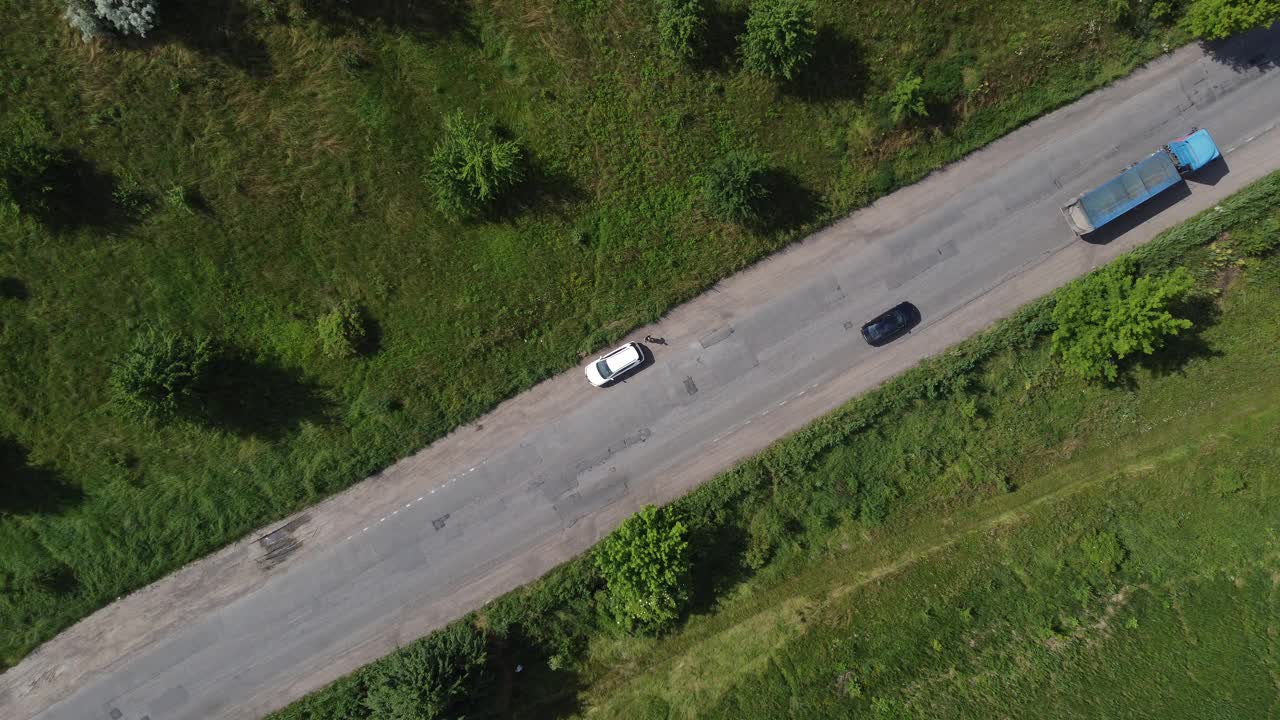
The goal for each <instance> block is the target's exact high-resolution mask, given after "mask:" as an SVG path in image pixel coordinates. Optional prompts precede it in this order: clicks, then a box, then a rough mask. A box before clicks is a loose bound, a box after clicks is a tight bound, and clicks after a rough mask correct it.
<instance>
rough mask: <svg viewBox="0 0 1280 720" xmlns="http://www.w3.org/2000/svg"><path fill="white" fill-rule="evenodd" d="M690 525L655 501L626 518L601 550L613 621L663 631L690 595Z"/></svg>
mask: <svg viewBox="0 0 1280 720" xmlns="http://www.w3.org/2000/svg"><path fill="white" fill-rule="evenodd" d="M687 534H688V529H687V528H686V527H685V525H684V523H682V522H680V521H679V520H677V519H676V517H675V514H674V513H673V512H672V511H671V510H669V509H665V508H664V509H659V508H657V507H655V506H653V505H649V506H647V507H645V508H644V509H643V510H641V511H640V512H638V513H636V514H635V515H633V516H631V517H629V518H627V520H626V521H624V522H623V523H622V525H621V526H619V527H618V529H617V530H614V531H613V533H611V534H610V535H609V536H608V537H606V538H605V539H604V540H603V541H602V542H601V543H600V546H599V548H598V550H597V551H596V554H595V558H596V565H597V567H598V568H599V569H600V574H601V575H602V576H603V577H604V580H605V585H606V587H607V596H608V603H609V609H610V610H611V611H612V613H613V617H614V620H616V621H617V623H618V624H619V625H621V626H622V627H624V628H626V629H627V630H628V631H632V632H633V631H641V632H660V631H662V630H665V629H667V628H669V627H671V626H672V625H673V624H674V623H675V621H676V619H677V618H678V617H679V616H680V610H681V608H682V607H683V605H684V602H685V600H686V599H687V595H688V591H687V589H686V587H685V585H686V581H687V577H688V574H689V562H690V561H689V542H688V540H686V536H687Z"/></svg>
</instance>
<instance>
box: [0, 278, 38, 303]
mask: <svg viewBox="0 0 1280 720" xmlns="http://www.w3.org/2000/svg"><path fill="white" fill-rule="evenodd" d="M29 297H31V291H30V290H28V289H27V284H26V283H25V282H23V281H22V280H21V279H19V278H16V277H0V300H26V299H27V298H29Z"/></svg>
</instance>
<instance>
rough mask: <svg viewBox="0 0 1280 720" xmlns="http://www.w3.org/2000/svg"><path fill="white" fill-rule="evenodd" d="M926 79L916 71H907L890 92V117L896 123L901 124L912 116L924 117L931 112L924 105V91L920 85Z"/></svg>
mask: <svg viewBox="0 0 1280 720" xmlns="http://www.w3.org/2000/svg"><path fill="white" fill-rule="evenodd" d="M922 84H924V80H923V79H922V78H921V77H920V76H919V75H917V74H916V73H913V72H910V73H907V74H906V76H904V77H903V78H902V79H901V80H899V81H898V82H897V84H896V85H894V86H893V90H892V91H891V92H890V93H889V117H890V119H891V120H893V124H894V125H901V124H902V123H903V122H905V121H906V120H909V119H910V118H913V117H915V118H924V117H928V116H929V112H928V111H927V110H926V109H925V106H924V93H922V92H920V86H921V85H922Z"/></svg>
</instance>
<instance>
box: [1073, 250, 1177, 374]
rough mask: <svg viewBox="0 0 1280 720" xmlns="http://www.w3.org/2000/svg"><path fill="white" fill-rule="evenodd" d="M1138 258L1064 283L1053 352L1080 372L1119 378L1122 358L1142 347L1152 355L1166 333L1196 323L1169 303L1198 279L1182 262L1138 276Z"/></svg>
mask: <svg viewBox="0 0 1280 720" xmlns="http://www.w3.org/2000/svg"><path fill="white" fill-rule="evenodd" d="M1136 270H1137V261H1136V260H1135V259H1134V258H1133V257H1131V256H1125V257H1122V258H1120V259H1118V260H1116V261H1115V262H1113V263H1111V264H1110V265H1108V266H1106V267H1105V268H1103V269H1102V270H1101V271H1099V272H1095V273H1091V274H1090V275H1087V276H1085V277H1084V278H1081V279H1080V280H1077V281H1076V282H1074V283H1072V284H1071V285H1068V286H1067V287H1066V288H1064V289H1063V291H1062V293H1061V295H1059V296H1058V299H1057V302H1056V304H1055V305H1054V308H1053V320H1054V322H1055V323H1056V324H1057V329H1055V330H1054V331H1053V338H1052V345H1053V352H1054V353H1056V354H1058V355H1060V356H1061V357H1062V360H1063V364H1065V365H1066V367H1067V369H1069V370H1071V371H1072V372H1074V373H1075V374H1077V375H1079V376H1080V377H1083V378H1087V379H1097V378H1104V377H1105V378H1106V379H1107V380H1115V379H1116V375H1117V372H1118V367H1117V365H1116V363H1117V361H1119V360H1123V359H1124V358H1125V357H1127V356H1128V355H1130V354H1132V353H1134V352H1138V351H1141V352H1143V353H1145V354H1147V355H1150V354H1151V353H1153V352H1155V351H1156V350H1157V349H1158V348H1159V347H1161V346H1162V345H1163V344H1164V338H1165V336H1167V335H1176V334H1178V332H1179V331H1180V330H1184V329H1186V328H1189V327H1191V321H1190V320H1185V319H1181V318H1176V317H1174V316H1173V314H1172V313H1171V312H1170V311H1169V308H1170V306H1172V305H1173V303H1175V302H1177V301H1178V300H1180V299H1181V298H1183V297H1184V296H1185V295H1186V294H1187V293H1188V292H1189V291H1190V290H1191V287H1192V284H1193V280H1192V278H1191V274H1190V273H1189V272H1187V270H1186V268H1182V267H1179V268H1177V269H1175V270H1174V271H1173V272H1171V273H1169V274H1168V275H1165V276H1164V277H1161V278H1153V277H1150V276H1144V277H1141V278H1136V279H1135V277H1134V274H1135V272H1136Z"/></svg>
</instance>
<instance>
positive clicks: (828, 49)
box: [782, 27, 870, 102]
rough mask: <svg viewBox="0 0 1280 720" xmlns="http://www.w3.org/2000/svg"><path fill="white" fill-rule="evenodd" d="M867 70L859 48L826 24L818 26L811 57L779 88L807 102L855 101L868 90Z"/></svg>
mask: <svg viewBox="0 0 1280 720" xmlns="http://www.w3.org/2000/svg"><path fill="white" fill-rule="evenodd" d="M869 77H870V73H869V72H868V69H867V63H866V57H865V54H864V53H863V50H862V48H861V47H859V46H858V44H857V43H856V42H854V41H853V39H851V38H849V37H846V36H845V35H843V34H841V33H840V32H838V31H837V30H835V29H833V28H829V27H822V28H818V37H817V38H816V40H815V46H814V54H813V59H812V60H810V61H809V64H808V65H806V66H805V67H803V68H801V69H800V74H799V75H798V76H797V77H796V79H795V80H793V81H792V82H789V83H784V84H783V85H782V91H783V92H784V93H786V94H788V95H793V96H795V97H798V98H800V99H803V100H808V101H810V102H821V101H831V100H857V99H859V98H861V97H862V96H863V95H864V94H865V93H866V91H867V82H868V79H869Z"/></svg>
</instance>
